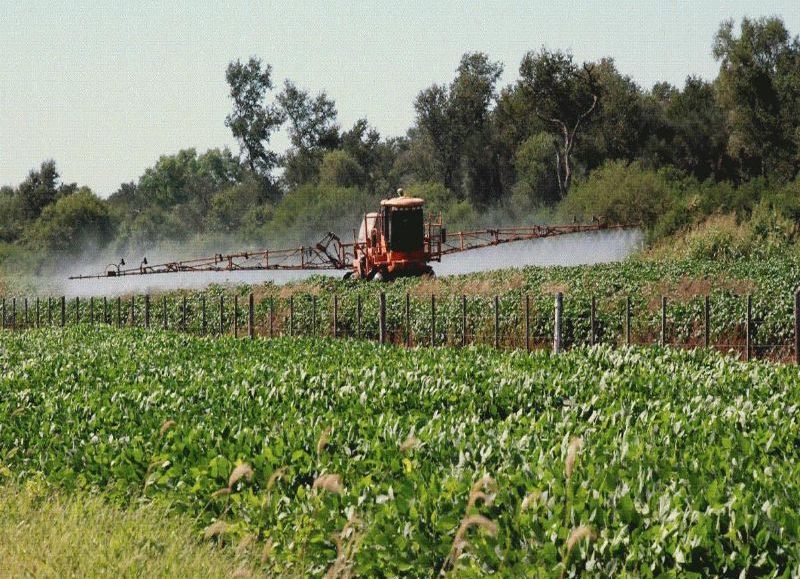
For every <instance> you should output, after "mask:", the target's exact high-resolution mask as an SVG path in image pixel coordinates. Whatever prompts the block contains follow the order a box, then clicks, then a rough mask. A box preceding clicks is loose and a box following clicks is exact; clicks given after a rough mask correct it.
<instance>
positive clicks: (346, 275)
mask: <svg viewBox="0 0 800 579" xmlns="http://www.w3.org/2000/svg"><path fill="white" fill-rule="evenodd" d="M351 277H353V270H352V269H351V270H350V271H348V272H345V274H344V275H343V276H342V279H350V278H351Z"/></svg>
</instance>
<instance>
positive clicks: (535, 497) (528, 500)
mask: <svg viewBox="0 0 800 579" xmlns="http://www.w3.org/2000/svg"><path fill="white" fill-rule="evenodd" d="M540 496H542V493H541V492H540V491H533V492H531V493H528V494H527V495H525V498H524V499H522V506H521V507H520V510H521V511H527V510H528V509H529V508H531V507H533V506H535V505H536V503H537V502H539V497H540Z"/></svg>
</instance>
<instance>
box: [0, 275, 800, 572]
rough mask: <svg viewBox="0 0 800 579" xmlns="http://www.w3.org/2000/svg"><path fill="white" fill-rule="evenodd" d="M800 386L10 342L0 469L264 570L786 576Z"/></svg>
mask: <svg viewBox="0 0 800 579" xmlns="http://www.w3.org/2000/svg"><path fill="white" fill-rule="evenodd" d="M397 291H402V288H398V290H397ZM798 385H800V375H798V372H797V369H796V368H795V367H792V366H783V365H770V364H766V363H761V362H754V363H743V362H739V361H737V360H735V359H732V358H729V357H722V356H719V355H717V354H715V353H712V352H703V351H700V350H697V351H679V350H673V349H666V350H665V349H661V348H647V349H637V348H634V349H627V348H622V349H613V348H611V347H609V346H607V345H600V346H595V347H593V348H583V347H580V348H575V349H573V350H572V351H570V352H567V353H566V354H563V355H560V356H554V355H551V354H549V353H547V352H542V351H540V352H534V353H532V354H528V353H525V352H521V351H513V352H500V351H496V350H492V349H487V348H481V347H471V348H466V349H451V348H438V349H429V348H421V349H405V348H394V347H391V346H380V345H377V344H374V343H371V342H366V341H358V340H338V341H333V340H323V339H288V338H277V339H274V340H255V341H250V340H234V339H232V338H229V337H228V338H220V339H216V338H215V339H210V338H201V337H195V336H189V335H186V334H181V333H176V332H163V331H157V330H150V331H145V330H131V331H122V332H120V331H116V330H114V329H108V328H101V327H98V328H90V327H88V326H81V327H71V328H66V329H42V330H32V331H27V332H17V333H11V332H5V333H0V473H2V474H0V478H8V479H11V480H20V481H21V480H26V479H30V478H34V477H43V478H44V480H45V481H47V482H48V483H50V484H53V485H55V486H56V487H58V488H60V489H63V490H64V491H70V490H72V489H87V490H91V491H94V492H98V493H100V494H101V495H102V496H103V497H105V498H106V499H107V500H109V501H110V502H111V503H114V504H119V505H122V506H125V505H129V504H132V503H141V502H147V501H150V500H158V501H166V502H169V504H171V505H172V508H174V509H175V510H177V511H181V512H183V513H184V514H185V515H187V516H189V517H193V518H194V519H195V521H196V532H197V533H198V534H201V533H202V534H204V536H205V537H206V538H207V540H209V541H213V542H219V543H222V544H225V545H237V546H239V547H240V548H242V549H247V550H250V551H251V552H252V558H253V560H254V561H255V564H256V566H257V567H258V568H259V569H261V570H262V571H263V572H264V573H265V574H268V575H277V574H291V575H302V574H314V575H322V574H325V573H328V574H329V576H333V577H335V576H346V575H348V574H350V573H353V574H356V575H358V576H375V575H380V576H437V575H447V574H453V575H459V576H463V575H466V576H472V575H483V574H490V573H499V574H502V575H504V576H555V577H558V576H577V575H584V576H619V575H622V574H625V573H630V574H633V575H644V576H655V575H659V574H661V573H665V572H674V571H676V570H677V571H680V572H684V573H687V574H688V573H694V574H695V576H698V577H700V576H709V575H712V574H720V575H726V576H748V575H749V576H753V575H756V574H758V575H773V576H779V575H787V574H789V573H791V570H792V569H796V568H797V566H798V565H800V542H799V539H800V538H799V537H798V535H799V534H800V514H799V513H800V466H798V465H799V464H800V463H799V462H798V454H800V450H798V449H800V445H798V442H799V441H798V432H800V429H799V428H800V425H799V424H798V420H799V419H800V416H799V412H800V389H798Z"/></svg>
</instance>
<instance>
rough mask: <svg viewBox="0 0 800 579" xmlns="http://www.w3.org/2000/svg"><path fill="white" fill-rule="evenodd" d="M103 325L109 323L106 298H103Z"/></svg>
mask: <svg viewBox="0 0 800 579" xmlns="http://www.w3.org/2000/svg"><path fill="white" fill-rule="evenodd" d="M49 305H50V304H49V302H48V307H49ZM103 323H104V324H108V323H109V321H108V298H107V297H106V296H103Z"/></svg>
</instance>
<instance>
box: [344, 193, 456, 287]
mask: <svg viewBox="0 0 800 579" xmlns="http://www.w3.org/2000/svg"><path fill="white" fill-rule="evenodd" d="M424 205H425V201H424V200H423V199H420V198H419V197H404V196H401V197H395V198H392V199H384V200H383V201H381V206H380V210H379V211H377V212H373V213H367V214H366V215H364V219H363V221H362V223H361V227H360V229H359V232H358V236H357V237H356V240H355V244H354V252H353V254H354V258H353V271H352V273H351V275H353V276H355V277H357V278H360V279H374V280H390V279H394V278H397V277H402V276H416V275H425V274H432V273H433V269H432V268H431V267H430V265H428V263H429V262H430V261H439V260H440V259H441V247H442V243H444V241H445V235H446V233H445V230H444V229H443V228H442V225H441V219H440V220H439V221H438V223H432V222H428V223H425V219H424V215H423V206H424Z"/></svg>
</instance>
